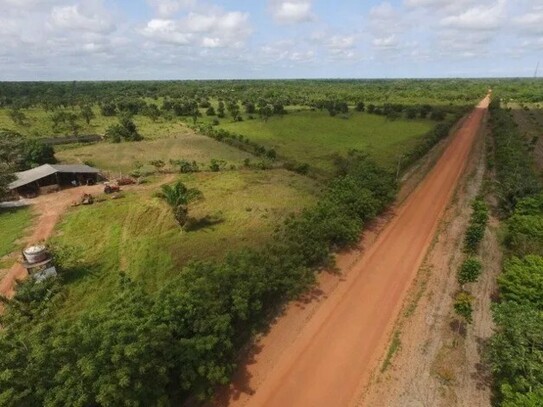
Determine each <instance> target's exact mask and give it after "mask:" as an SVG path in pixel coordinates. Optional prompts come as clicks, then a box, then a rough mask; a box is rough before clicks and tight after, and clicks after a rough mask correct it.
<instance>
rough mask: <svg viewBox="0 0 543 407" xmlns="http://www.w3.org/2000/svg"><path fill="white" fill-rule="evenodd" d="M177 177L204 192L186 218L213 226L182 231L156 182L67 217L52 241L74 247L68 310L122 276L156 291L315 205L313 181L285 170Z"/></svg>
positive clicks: (99, 295) (102, 296)
mask: <svg viewBox="0 0 543 407" xmlns="http://www.w3.org/2000/svg"><path fill="white" fill-rule="evenodd" d="M179 179H180V180H181V181H182V182H184V183H185V184H186V185H187V187H196V188H198V189H200V190H201V191H202V192H203V196H204V199H203V200H201V201H198V202H195V203H192V204H190V206H189V216H191V217H194V218H197V219H202V218H204V217H206V216H210V217H212V218H213V219H214V222H212V223H214V224H211V225H208V226H205V227H202V228H201V229H199V230H195V231H192V232H185V231H183V230H182V229H181V228H180V227H179V225H177V224H176V222H175V220H174V217H173V215H172V211H171V209H170V207H169V206H168V205H167V204H166V203H165V202H164V201H162V200H161V199H160V198H156V197H155V193H156V192H157V191H158V190H159V187H158V184H155V185H149V186H145V187H144V189H140V190H138V191H137V192H134V193H132V192H130V193H127V194H126V196H125V197H124V198H122V199H118V200H109V201H105V202H100V203H97V204H95V205H93V206H91V207H78V208H75V209H73V210H71V211H70V212H69V213H67V214H66V215H65V217H64V220H63V221H62V223H61V224H60V225H59V227H58V229H57V233H56V236H55V237H54V238H53V239H52V241H53V244H54V245H57V246H65V247H70V248H71V250H70V252H72V251H73V253H70V255H69V257H70V259H68V263H72V264H76V265H77V269H78V270H77V271H76V272H75V273H73V274H72V275H73V278H71V279H70V278H68V288H69V289H68V292H69V298H68V301H67V312H71V311H76V310H80V309H85V308H87V307H88V306H92V305H93V304H95V302H96V301H104V300H106V299H107V298H108V296H109V295H110V294H111V290H114V289H115V287H116V282H117V279H118V275H119V270H120V271H123V272H125V273H127V274H128V275H129V276H130V277H133V278H134V279H136V280H139V281H143V282H144V284H145V286H146V287H147V288H148V289H149V290H150V291H154V290H157V289H159V288H160V287H161V286H163V285H164V284H166V283H167V282H168V281H169V280H170V279H171V278H172V277H174V276H176V275H178V274H179V272H180V271H181V269H182V267H183V265H185V264H186V263H187V262H189V261H190V260H202V259H205V260H213V259H220V258H222V257H223V256H225V255H226V254H227V253H228V252H230V251H234V250H236V249H239V248H241V247H256V246H259V245H262V244H263V243H265V242H266V241H268V239H269V238H270V236H271V234H272V231H273V229H274V228H275V227H276V226H277V225H279V224H280V223H281V222H282V221H283V219H285V217H286V216H287V215H288V214H290V213H293V212H297V211H299V210H301V209H302V208H304V207H306V206H308V205H310V204H312V203H314V202H315V200H316V197H317V194H318V186H317V184H316V183H315V182H314V181H312V180H310V179H308V178H306V177H303V176H300V175H297V174H294V173H291V172H288V171H285V170H272V171H258V172H257V171H230V172H221V173H198V174H194V175H185V176H181V177H179ZM138 188H140V187H138ZM77 259H81V262H80V263H78V262H77ZM96 287H100V289H99V290H96Z"/></svg>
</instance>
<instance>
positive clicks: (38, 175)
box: [9, 164, 100, 197]
mask: <svg viewBox="0 0 543 407" xmlns="http://www.w3.org/2000/svg"><path fill="white" fill-rule="evenodd" d="M99 173H100V171H99V170H97V169H96V168H92V167H89V166H88V165H52V164H44V165H42V166H39V167H36V168H32V169H30V170H28V171H22V172H17V173H15V176H16V177H17V179H16V180H15V181H13V182H12V183H11V184H10V185H9V189H10V190H11V191H12V193H13V194H14V195H18V196H26V197H29V196H35V195H38V194H40V192H50V191H54V190H57V189H59V188H61V187H63V186H74V185H92V184H95V183H96V182H97V181H98V176H99Z"/></svg>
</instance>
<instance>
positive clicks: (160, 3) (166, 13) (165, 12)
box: [147, 0, 196, 17]
mask: <svg viewBox="0 0 543 407" xmlns="http://www.w3.org/2000/svg"><path fill="white" fill-rule="evenodd" d="M147 3H148V4H149V5H150V6H151V7H152V8H153V9H154V10H155V11H156V13H157V14H158V15H159V16H160V17H170V16H172V15H174V14H175V13H177V12H179V11H181V10H184V9H187V8H192V7H193V6H195V5H196V0H147Z"/></svg>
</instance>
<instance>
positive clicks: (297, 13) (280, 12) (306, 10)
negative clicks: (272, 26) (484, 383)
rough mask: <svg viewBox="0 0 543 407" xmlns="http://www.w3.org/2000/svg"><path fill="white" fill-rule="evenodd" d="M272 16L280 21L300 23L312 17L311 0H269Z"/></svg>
mask: <svg viewBox="0 0 543 407" xmlns="http://www.w3.org/2000/svg"><path fill="white" fill-rule="evenodd" d="M269 4H270V10H271V13H272V16H273V18H274V19H275V20H276V21H278V22H280V23H301V22H305V21H311V20H313V19H314V15H313V11H312V9H311V6H312V5H311V0H270V2H269Z"/></svg>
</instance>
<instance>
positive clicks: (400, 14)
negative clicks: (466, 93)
mask: <svg viewBox="0 0 543 407" xmlns="http://www.w3.org/2000/svg"><path fill="white" fill-rule="evenodd" d="M0 44H2V45H1V46H0V81H2V80H4V81H7V80H9V81H11V80H119V79H145V80H147V79H157V80H159V79H268V78H270V79H271V78H411V77H418V78H420V77H423V78H426V77H512V76H514V77H517V76H533V75H534V72H535V69H536V65H537V64H538V61H541V70H540V72H541V74H542V76H543V0H389V1H379V0H335V1H329V0H326V1H325V0H244V1H241V0H237V1H234V0H209V1H208V0H109V1H107V0H0Z"/></svg>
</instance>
